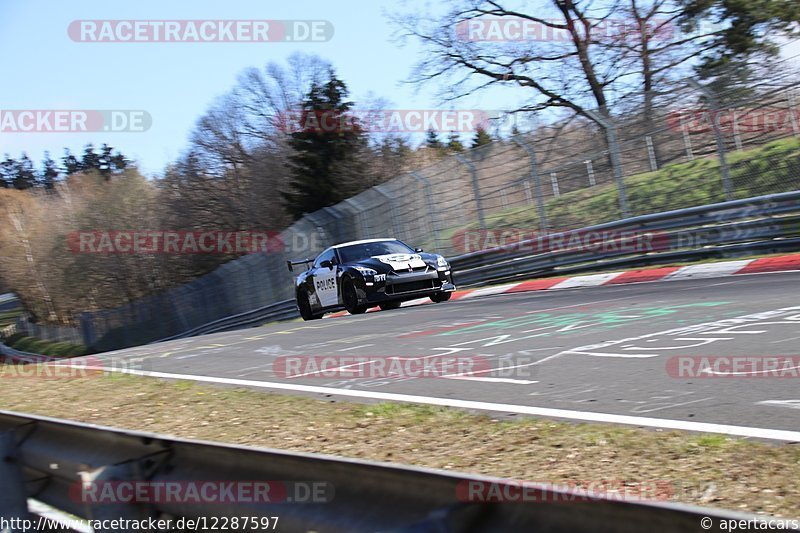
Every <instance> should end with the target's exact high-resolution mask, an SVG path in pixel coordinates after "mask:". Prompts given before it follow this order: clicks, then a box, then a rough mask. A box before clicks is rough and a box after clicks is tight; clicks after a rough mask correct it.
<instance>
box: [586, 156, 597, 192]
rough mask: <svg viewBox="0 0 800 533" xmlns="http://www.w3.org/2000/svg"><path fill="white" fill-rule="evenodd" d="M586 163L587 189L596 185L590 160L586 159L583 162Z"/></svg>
mask: <svg viewBox="0 0 800 533" xmlns="http://www.w3.org/2000/svg"><path fill="white" fill-rule="evenodd" d="M584 163H586V173H587V174H589V187H594V186H595V185H597V181H596V180H595V179H594V167H592V160H591V159H587V160H586V161H584Z"/></svg>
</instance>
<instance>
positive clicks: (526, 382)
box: [442, 376, 539, 385]
mask: <svg viewBox="0 0 800 533" xmlns="http://www.w3.org/2000/svg"><path fill="white" fill-rule="evenodd" d="M442 377H443V378H447V379H459V380H464V381H483V382H485V383H510V384H512V385H533V384H534V383H539V382H538V381H531V380H527V379H512V378H482V377H477V376H442Z"/></svg>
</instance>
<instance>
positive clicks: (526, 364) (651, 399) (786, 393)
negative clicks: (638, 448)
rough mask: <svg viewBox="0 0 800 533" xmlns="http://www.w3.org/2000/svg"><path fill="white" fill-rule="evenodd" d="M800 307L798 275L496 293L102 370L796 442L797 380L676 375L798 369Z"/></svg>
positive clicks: (167, 351)
mask: <svg viewBox="0 0 800 533" xmlns="http://www.w3.org/2000/svg"><path fill="white" fill-rule="evenodd" d="M798 296H800V273H773V274H759V275H743V276H737V277H735V278H732V277H726V278H716V279H696V280H680V281H667V282H656V283H641V284H632V285H620V286H603V287H596V288H583V289H574V290H559V291H540V292H528V293H517V294H502V295H496V296H485V297H476V298H464V299H461V300H457V301H451V302H447V303H442V304H431V305H422V306H417V307H408V308H401V309H398V310H395V311H384V312H376V313H368V314H365V315H360V316H346V317H340V318H331V319H326V320H318V321H313V322H299V321H294V322H287V323H279V324H271V325H267V326H264V327H260V328H254V329H247V330H241V331H235V332H227V333H217V334H213V335H207V336H203V337H194V338H190V339H183V340H177V341H170V342H165V343H159V344H152V345H147V346H141V347H137V348H132V349H128V350H122V351H119V352H110V353H106V354H102V355H100V356H98V357H100V359H101V360H103V365H104V366H105V367H106V368H109V367H114V368H115V369H118V370H121V371H126V372H130V373H135V374H150V375H154V376H157V377H167V378H183V379H201V380H203V381H211V382H219V383H223V384H235V385H243V386H257V387H264V388H265V389H266V390H277V391H278V392H281V393H287V392H288V393H300V394H308V395H312V396H315V397H323V396H324V397H334V398H336V397H339V396H347V398H348V399H350V400H363V401H381V400H393V399H394V400H401V401H407V397H408V395H411V396H415V397H416V398H413V399H412V400H414V401H423V402H426V403H434V404H436V403H441V404H444V405H454V406H458V407H466V408H477V409H485V410H491V411H497V412H498V413H500V414H503V413H505V414H512V413H513V414H517V415H524V414H534V415H545V416H555V417H558V418H567V419H576V420H600V421H608V422H622V423H628V424H631V423H632V424H638V422H637V420H641V421H642V422H643V423H642V424H641V425H645V426H651V427H652V426H662V427H673V428H679V429H698V430H705V429H708V430H710V431H715V430H718V429H715V428H714V427H708V428H706V427H705V426H702V425H699V424H717V425H733V426H737V427H746V428H749V429H755V430H756V431H755V432H752V433H748V432H747V431H744V432H742V431H739V430H734V431H731V433H733V434H741V435H749V436H760V437H764V438H780V439H782V440H800V438H798V439H795V438H793V437H794V434H790V433H788V432H796V431H800V388H798V385H799V384H800V380H799V379H800V378H798V377H797V375H798V369H797V368H794V369H793V372H792V369H791V368H787V367H784V366H782V367H781V368H782V369H783V373H782V374H781V376H783V377H777V376H776V375H775V373H769V372H761V371H754V372H751V371H748V370H747V369H745V370H742V371H737V372H736V374H735V375H731V374H730V373H728V372H721V374H723V375H720V373H719V372H718V373H717V374H714V370H713V369H709V368H707V367H706V368H705V370H703V371H698V369H700V368H703V367H702V366H695V367H682V368H683V370H682V371H681V372H683V373H679V371H678V369H679V366H678V363H679V362H680V361H683V363H682V364H694V363H692V362H698V363H697V364H698V365H699V364H700V363H699V361H701V359H699V358H698V359H687V356H712V357H722V356H725V357H729V356H745V357H749V356H776V355H777V356H792V357H795V360H797V358H798V356H800V298H799V297H798ZM351 356H363V357H362V358H361V359H353V358H352V357H351ZM387 356H393V357H395V358H396V359H395V362H400V361H402V362H407V361H411V362H412V363H418V362H421V361H428V362H430V361H440V362H442V361H447V360H449V361H451V362H452V361H454V360H457V361H458V363H459V364H461V366H459V367H458V368H456V367H455V366H453V367H452V368H450V367H448V368H445V367H443V366H440V367H439V370H440V371H439V372H438V373H437V372H435V371H430V372H428V374H429V375H426V376H424V377H412V376H411V372H410V371H408V370H407V368H408V367H404V368H405V370H404V371H403V372H402V373H400V374H397V373H394V374H391V373H388V372H387V371H385V370H380V368H384V367H378V366H377V365H379V364H380V365H383V364H385V363H386V361H387V359H386V357H387ZM323 357H328V359H323ZM330 357H335V358H336V359H335V360H334V359H330ZM287 358H288V359H287ZM311 358H314V359H311ZM347 358H350V359H347ZM448 358H449V359H448ZM369 360H374V361H375V362H365V361H369ZM288 361H292V363H288ZM323 361H324V362H326V363H327V364H328V366H326V367H324V368H326V369H328V371H325V372H321V371H316V368H317V367H316V366H313V365H315V364H318V363H319V364H321V362H323ZM330 361H337V362H340V363H341V364H339V365H330V364H329V363H330ZM353 361H355V363H354V362H353ZM687 361H689V363H687ZM298 362H299V363H301V364H299V366H298ZM467 363H469V364H471V366H465V365H467ZM292 364H293V365H295V366H291V365H292ZM373 365H375V366H373ZM331 368H339V370H337V371H329V370H330V369H331ZM385 368H388V367H385ZM414 368H418V367H414ZM748 368H749V367H748ZM759 368H760V367H759ZM376 369H378V370H376ZM465 369H467V370H465ZM687 369H689V370H687ZM287 370H291V372H290V374H289V375H287ZM740 370H741V369H740ZM687 372H688V375H687ZM434 374H435V375H434ZM444 374H447V375H446V376H445V375H444ZM793 376H794V377H793ZM340 391H341V394H339V392H340ZM396 395H401V396H396ZM462 400H463V401H464V402H463V403H460V401H462ZM266 404H267V403H266V401H265V405H266ZM550 410H558V411H550ZM630 417H637V418H630ZM762 429H767V430H786V433H782V432H780V431H779V432H776V433H782V436H777V437H775V436H772V435H771V434H770V433H769V432H764V431H761V430H762ZM721 432H725V431H721ZM796 435H798V436H799V437H800V433H797V434H796Z"/></svg>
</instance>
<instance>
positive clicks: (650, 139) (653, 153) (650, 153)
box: [644, 135, 658, 172]
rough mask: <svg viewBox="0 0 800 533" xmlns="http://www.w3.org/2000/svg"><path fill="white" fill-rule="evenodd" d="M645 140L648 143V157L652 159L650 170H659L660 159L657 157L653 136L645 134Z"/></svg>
mask: <svg viewBox="0 0 800 533" xmlns="http://www.w3.org/2000/svg"><path fill="white" fill-rule="evenodd" d="M644 142H646V143H647V157H648V158H649V159H650V170H651V171H652V172H655V171H656V170H658V159H656V149H655V147H654V146H653V137H652V136H651V135H645V137H644Z"/></svg>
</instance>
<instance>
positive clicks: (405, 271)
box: [393, 265, 429, 275]
mask: <svg viewBox="0 0 800 533" xmlns="http://www.w3.org/2000/svg"><path fill="white" fill-rule="evenodd" d="M428 268H429V267H428V265H425V266H421V267H416V268H414V269H412V270H411V271H409V270H408V268H401V269H400V270H393V272H395V273H396V274H401V275H402V274H411V273H412V272H413V273H415V274H418V273H420V272H427V271H428Z"/></svg>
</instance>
